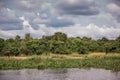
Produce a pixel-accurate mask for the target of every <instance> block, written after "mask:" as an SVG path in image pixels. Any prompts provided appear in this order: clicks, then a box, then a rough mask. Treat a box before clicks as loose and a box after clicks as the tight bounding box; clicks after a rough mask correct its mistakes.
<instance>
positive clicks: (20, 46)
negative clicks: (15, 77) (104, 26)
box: [0, 32, 120, 56]
mask: <svg viewBox="0 0 120 80" xmlns="http://www.w3.org/2000/svg"><path fill="white" fill-rule="evenodd" d="M6 52H10V55H11V56H20V55H41V54H48V53H55V54H71V53H79V54H86V53H90V52H105V53H106V54H108V53H120V36H119V37H117V38H116V39H115V40H108V39H107V38H105V37H103V38H102V39H98V40H93V39H91V38H88V37H83V38H80V37H76V38H73V37H69V38H68V37H67V35H66V34H65V33H61V32H56V33H55V34H54V35H51V36H43V37H42V38H40V39H33V38H32V37H31V35H30V34H29V33H28V34H25V37H24V38H21V37H20V36H19V35H17V36H16V37H15V39H13V38H10V39H6V40H4V39H2V38H0V56H4V55H5V53H6Z"/></svg>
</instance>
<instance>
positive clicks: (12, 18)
mask: <svg viewBox="0 0 120 80" xmlns="http://www.w3.org/2000/svg"><path fill="white" fill-rule="evenodd" d="M0 29H2V30H15V29H22V27H21V20H19V19H18V18H17V17H16V14H15V12H14V11H13V10H11V9H9V8H2V9H1V10H0Z"/></svg>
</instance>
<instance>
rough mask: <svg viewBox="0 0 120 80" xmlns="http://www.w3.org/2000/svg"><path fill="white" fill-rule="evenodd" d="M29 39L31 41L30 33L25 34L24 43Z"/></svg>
mask: <svg viewBox="0 0 120 80" xmlns="http://www.w3.org/2000/svg"><path fill="white" fill-rule="evenodd" d="M31 39H32V37H31V35H30V33H27V34H25V41H29V40H31Z"/></svg>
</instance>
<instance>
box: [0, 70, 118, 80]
mask: <svg viewBox="0 0 120 80" xmlns="http://www.w3.org/2000/svg"><path fill="white" fill-rule="evenodd" d="M0 80H120V72H112V71H110V70H104V69H78V68H75V69H47V70H37V69H23V70H0Z"/></svg>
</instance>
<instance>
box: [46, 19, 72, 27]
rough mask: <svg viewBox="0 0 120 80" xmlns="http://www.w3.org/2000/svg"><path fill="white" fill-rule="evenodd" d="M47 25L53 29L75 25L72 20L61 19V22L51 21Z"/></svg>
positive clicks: (57, 20)
mask: <svg viewBox="0 0 120 80" xmlns="http://www.w3.org/2000/svg"><path fill="white" fill-rule="evenodd" d="M45 24H46V25H47V26H51V27H66V26H70V25H74V22H73V21H72V20H67V19H61V20H59V19H50V20H49V21H48V22H46V23H45Z"/></svg>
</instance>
